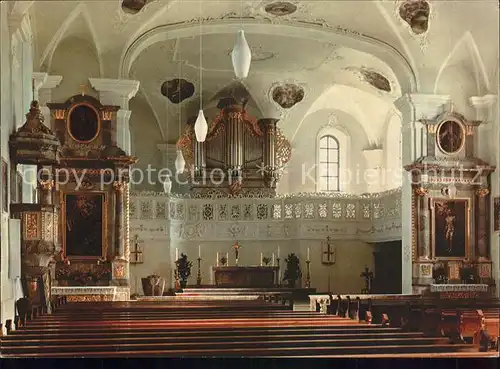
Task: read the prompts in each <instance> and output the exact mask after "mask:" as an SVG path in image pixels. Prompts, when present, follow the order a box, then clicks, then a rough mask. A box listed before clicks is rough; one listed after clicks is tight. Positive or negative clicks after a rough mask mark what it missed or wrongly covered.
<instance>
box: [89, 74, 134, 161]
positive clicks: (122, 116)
mask: <svg viewBox="0 0 500 369" xmlns="http://www.w3.org/2000/svg"><path fill="white" fill-rule="evenodd" d="M89 82H90V84H91V86H92V87H93V88H94V89H95V90H96V91H98V92H99V99H100V101H101V103H103V104H104V105H115V106H119V107H120V110H119V111H118V113H117V119H116V120H117V128H116V134H117V144H118V146H119V147H120V148H122V149H123V150H124V151H125V152H126V153H127V154H129V155H130V153H131V139H130V125H129V123H130V115H131V111H130V110H129V100H130V99H131V98H133V97H134V96H135V95H136V93H137V91H138V90H139V81H134V80H125V79H109V78H89Z"/></svg>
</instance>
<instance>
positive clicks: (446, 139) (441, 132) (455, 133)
mask: <svg viewBox="0 0 500 369" xmlns="http://www.w3.org/2000/svg"><path fill="white" fill-rule="evenodd" d="M436 137H437V143H438V146H439V149H440V150H441V151H442V152H444V153H445V154H455V153H457V152H459V151H460V150H462V148H463V146H464V144H465V132H464V129H463V127H462V125H461V124H460V123H458V122H455V121H453V120H447V121H445V122H443V123H441V124H440V125H439V127H438V129H437V135H436Z"/></svg>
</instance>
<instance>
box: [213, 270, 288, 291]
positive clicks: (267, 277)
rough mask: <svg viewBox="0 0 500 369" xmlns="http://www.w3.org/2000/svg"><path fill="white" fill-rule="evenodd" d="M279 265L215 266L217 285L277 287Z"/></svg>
mask: <svg viewBox="0 0 500 369" xmlns="http://www.w3.org/2000/svg"><path fill="white" fill-rule="evenodd" d="M278 271H279V267H277V266H222V267H214V268H213V272H214V277H215V285H216V286H217V287H232V288H258V287H275V286H276V285H277V284H278V283H279V281H278Z"/></svg>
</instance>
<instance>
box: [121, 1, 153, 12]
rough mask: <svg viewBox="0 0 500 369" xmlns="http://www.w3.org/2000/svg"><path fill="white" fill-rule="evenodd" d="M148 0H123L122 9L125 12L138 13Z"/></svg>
mask: <svg viewBox="0 0 500 369" xmlns="http://www.w3.org/2000/svg"><path fill="white" fill-rule="evenodd" d="M147 2H148V0H123V1H122V9H123V11H124V12H125V13H129V14H137V13H139V12H140V11H141V10H142V8H144V6H146V4H147Z"/></svg>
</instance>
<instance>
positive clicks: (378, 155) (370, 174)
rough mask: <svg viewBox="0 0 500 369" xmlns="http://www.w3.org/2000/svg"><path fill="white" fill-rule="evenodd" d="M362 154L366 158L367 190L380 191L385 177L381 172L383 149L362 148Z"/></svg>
mask: <svg viewBox="0 0 500 369" xmlns="http://www.w3.org/2000/svg"><path fill="white" fill-rule="evenodd" d="M363 155H364V156H365V160H366V168H367V171H365V178H364V180H365V182H366V185H367V192H370V193H374V192H380V191H381V188H382V185H383V183H384V182H385V180H386V178H385V176H384V173H383V167H384V150H382V149H367V150H363Z"/></svg>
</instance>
